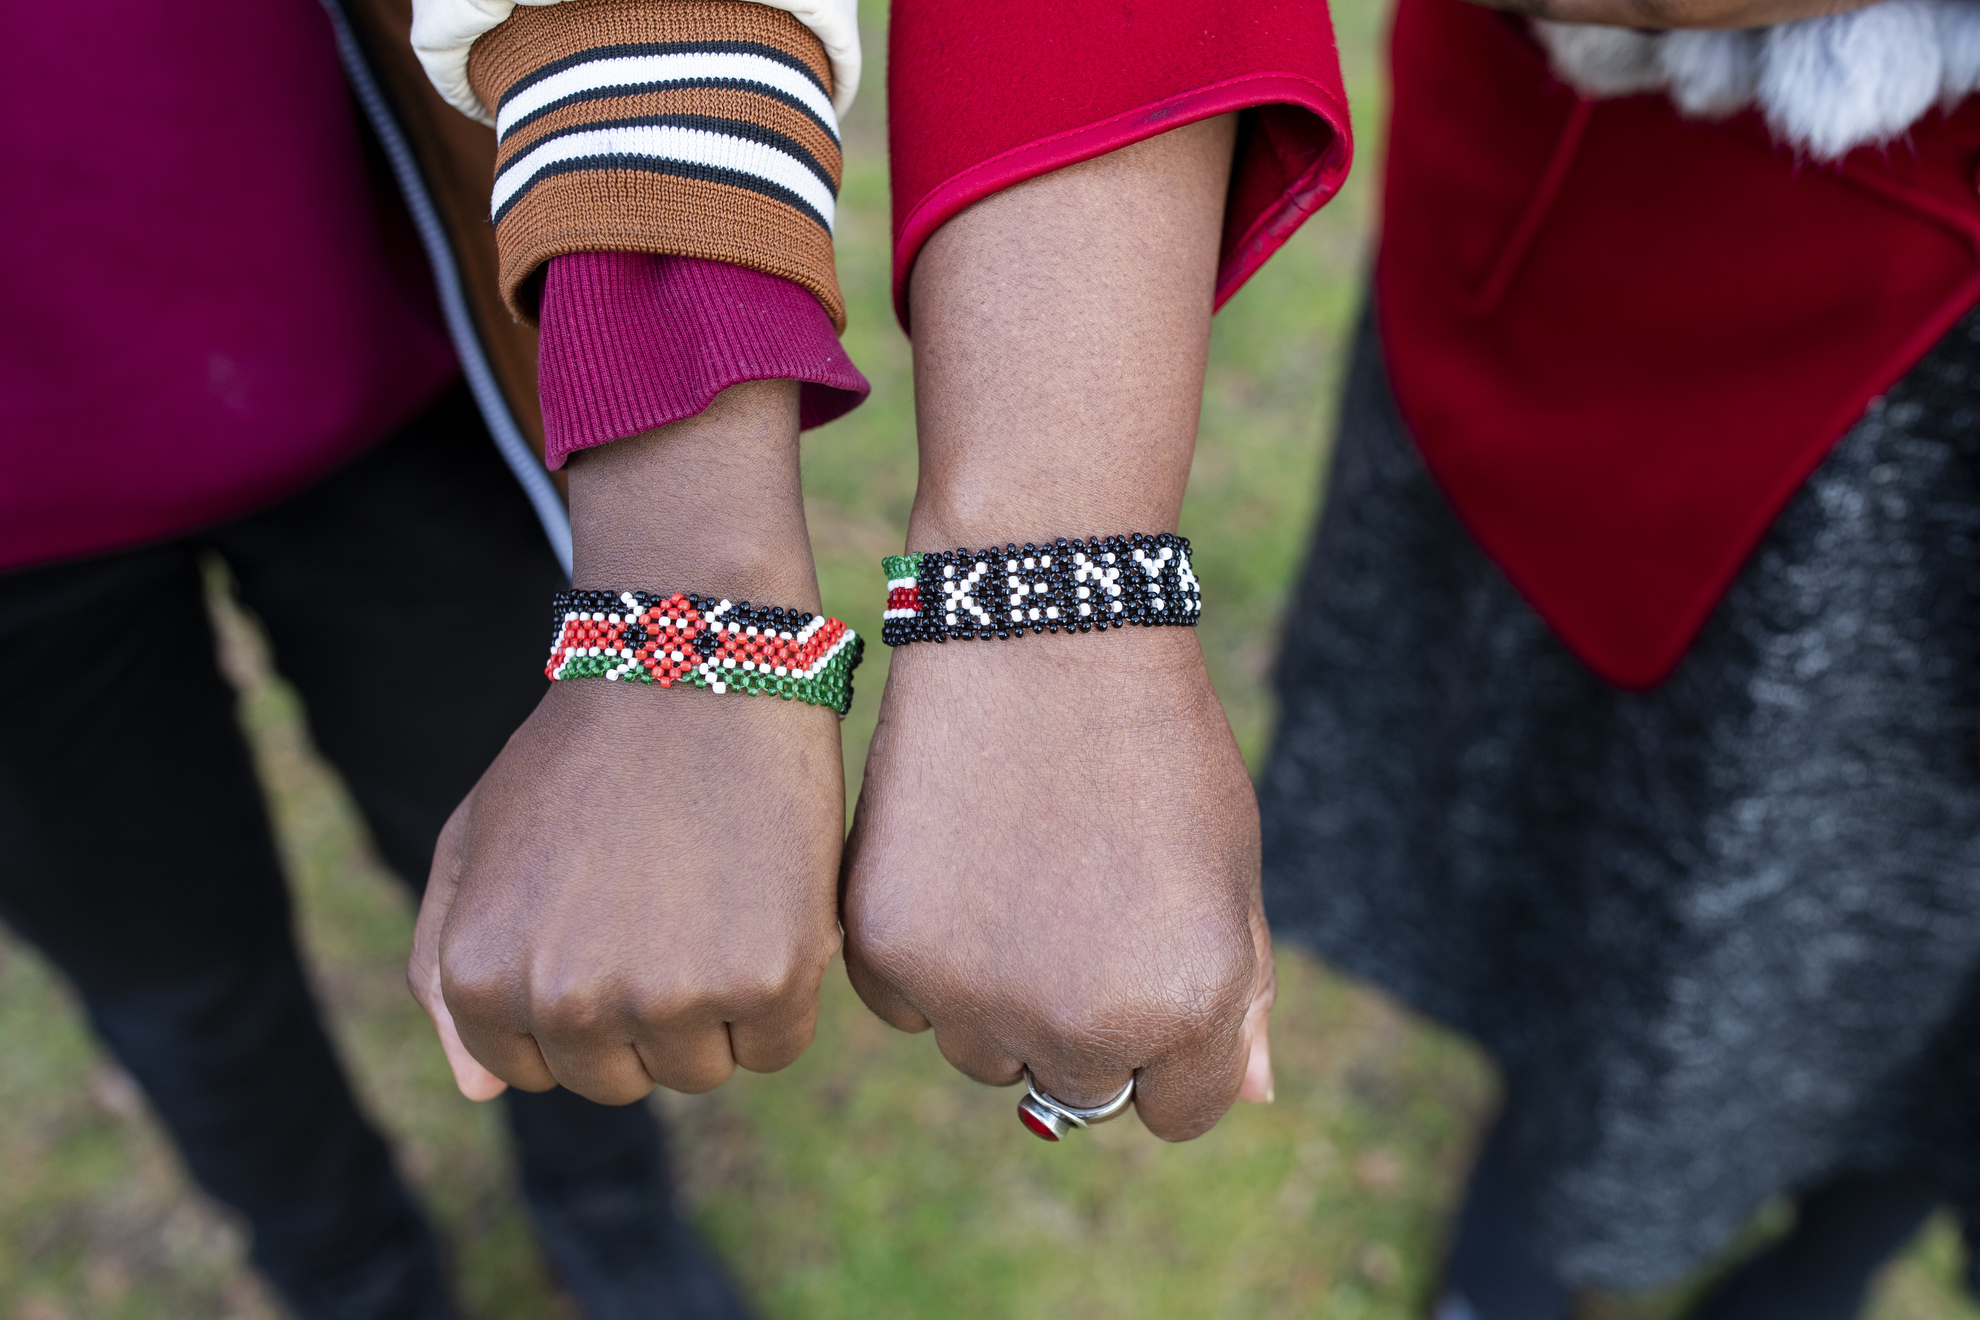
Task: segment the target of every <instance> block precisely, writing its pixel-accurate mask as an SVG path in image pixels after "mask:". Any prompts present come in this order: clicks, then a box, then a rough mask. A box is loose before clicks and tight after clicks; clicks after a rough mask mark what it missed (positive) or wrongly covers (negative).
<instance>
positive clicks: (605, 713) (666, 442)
mask: <svg viewBox="0 0 1980 1320" xmlns="http://www.w3.org/2000/svg"><path fill="white" fill-rule="evenodd" d="M797 422H798V417H797V386H796V385H795V384H794V383H793V382H789V381H763V382H758V383H754V384H748V385H739V386H736V387H734V388H732V389H730V390H728V391H726V392H725V393H723V394H722V395H721V396H720V398H718V399H717V400H716V402H715V404H714V405H713V406H711V407H710V408H709V409H708V410H707V411H706V412H704V413H702V414H701V415H700V416H698V417H694V418H691V419H688V420H686V421H682V422H677V423H674V424H673V425H671V426H668V427H664V428H662V429H660V430H658V431H655V432H653V433H651V434H649V435H645V436H642V437H639V438H637V439H632V440H626V441H621V442H619V443H617V444H614V445H609V446H606V447H603V448H599V449H592V450H586V451H584V452H583V453H581V454H579V455H578V456H576V457H575V458H573V459H572V461H571V463H570V473H571V483H570V485H571V525H572V529H573V532H574V539H575V545H574V550H575V558H576V563H575V573H574V581H575V584H576V585H577V586H579V587H612V588H623V587H628V586H632V585H636V584H652V585H653V586H655V587H661V588H669V589H671V588H672V587H674V586H676V585H679V586H681V587H683V588H686V587H690V586H695V585H701V586H705V587H706V588H707V589H710V590H718V591H721V592H723V593H725V594H727V595H729V596H731V597H732V598H734V599H737V600H742V599H748V600H756V601H771V602H777V603H781V604H785V605H790V606H797V607H800V608H803V609H806V610H811V611H814V612H815V611H816V610H817V609H818V607H819V600H818V584H817V579H816V577H815V575H814V573H813V570H812V563H811V551H810V545H809V542H808V539H807V537H806V533H805V526H804V505H803V500H802V498H801V496H800V493H799V485H798V449H797ZM842 774H843V771H842V768H841V764H840V752H839V730H838V718H837V716H836V715H835V714H834V713H833V712H832V711H830V710H826V709H823V708H819V707H813V706H806V705H801V704H799V703H796V702H783V701H774V700H770V699H767V698H763V697H737V696H716V695H714V694H713V693H710V692H704V691H697V690H694V689H692V688H684V689H677V690H671V691H661V690H660V689H658V688H655V687H646V686H639V685H634V684H630V683H605V682H599V681H589V682H569V683H558V684H555V685H553V686H552V687H551V688H550V690H549V692H548V693H546V694H545V696H544V699H543V702H542V704H541V705H539V706H538V707H537V709H536V711H535V712H534V713H533V714H532V715H531V716H530V718H529V720H528V721H527V722H525V723H524V725H523V727H522V728H521V729H519V730H518V731H517V732H516V734H515V736H514V737H512V738H511V739H510V741H509V745H508V746H507V747H506V748H505V749H504V750H503V752H502V754H501V756H500V757H499V758H497V760H496V762H495V764H494V765H493V766H492V767H490V769H489V770H488V773H487V774H486V775H484V776H483V777H482V780H481V782H480V784H478V785H477V786H476V787H475V790H474V792H473V793H472V794H470V795H469V797H468V799H467V800H466V801H465V802H463V803H462V804H461V806H460V807H459V809H457V810H456V811H455V813H454V815H453V818H452V819H451V820H449V822H448V824H447V828H446V830H445V831H444V833H443V834H442V836H441V840H440V847H439V850H438V854H437V856H436V858H435V861H434V868H433V876H432V880H431V881H430V883H429V885H428V889H427V895H426V899H425V902H424V903H423V904H422V906H421V909H420V917H419V925H418V929H417V931H416V934H415V937H414V949H413V959H412V964H411V969H410V979H411V982H412V987H413V992H414V994H415V995H416V996H417V997H418V998H419V1000H420V1002H421V1004H422V1005H424V1006H425V1008H426V1009H427V1011H428V1012H429V1013H430V1014H431V1015H432V1016H433V1018H434V1020H435V1023H436V1025H437V1026H438V1027H439V1029H440V1033H441V1039H442V1041H443V1043H444V1044H445V1045H446V1046H447V1050H448V1058H449V1062H450V1063H451V1064H452V1065H453V1067H454V1072H455V1077H456V1079H457V1081H459V1083H460V1085H461V1089H462V1090H463V1091H464V1092H466V1093H467V1094H468V1095H470V1096H471V1097H474V1098H477V1099H485V1098H488V1097H489V1096H492V1095H494V1094H496V1093H497V1092H499V1091H500V1090H501V1088H502V1084H503V1083H504V1082H507V1083H512V1084H514V1085H517V1086H521V1087H523V1088H525V1089H527V1090H547V1089H549V1088H550V1087H551V1086H553V1085H557V1084H559V1083H561V1084H562V1085H564V1086H566V1087H568V1088H570V1089H571V1090H574V1091H577V1092H579V1093H580V1094H582V1095H586V1096H589V1097H590V1098H592V1099H594V1100H600V1101H604V1102H607V1103H625V1102H628V1101H632V1100H636V1099H638V1098H640V1097H641V1096H644V1095H645V1094H646V1093H647V1092H648V1091H649V1090H651V1089H652V1087H653V1085H654V1084H655V1083H659V1084H660V1085H663V1086H668V1087H672V1088H673V1089H675V1090H680V1091H704V1090H707V1089H709V1088H711V1087H713V1086H716V1085H718V1084H719V1083H720V1082H721V1081H722V1080H723V1079H724V1078H726V1077H727V1076H728V1074H729V1073H730V1071H732V1070H733V1068H734V1067H735V1066H736V1065H737V1064H741V1065H742V1066H743V1067H745V1068H751V1069H755V1070H758V1071H769V1070H772V1069H776V1068H781V1067H783V1066H784V1065H786V1064H788V1063H790V1062H791V1061H792V1060H793V1059H795V1058H796V1057H797V1056H798V1055H799V1054H800V1053H802V1052H803V1050H804V1048H805V1046H806V1045H807V1044H808V1043H809V1042H810V1039H811V1034H812V1029H813V1026H814V1023H815V1020H816V1016H817V996H818V985H819V981H820V978H821V977H822V976H823V975H824V969H825V964H826V963H827V962H828V961H829V960H830V958H831V955H832V953H833V951H834V950H835V949H836V948H837V947H838V930H837V922H836V920H835V915H834V912H833V899H834V889H835V877H836V870H837V863H838V851H839V838H840V834H841V831H842V829H843V823H844V811H845V805H844V804H845V786H844V781H843V778H842Z"/></svg>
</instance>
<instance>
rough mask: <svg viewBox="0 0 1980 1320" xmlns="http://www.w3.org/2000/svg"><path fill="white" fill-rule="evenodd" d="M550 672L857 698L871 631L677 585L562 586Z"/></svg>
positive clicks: (830, 702)
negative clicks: (659, 592)
mask: <svg viewBox="0 0 1980 1320" xmlns="http://www.w3.org/2000/svg"><path fill="white" fill-rule="evenodd" d="M551 626H552V628H553V629H554V630H555V635H554V637H553V638H552V640H551V642H550V662H549V663H548V664H546V665H545V666H544V668H543V672H544V673H545V674H547V675H548V676H549V677H550V678H551V679H553V680H556V679H566V678H605V679H608V680H611V681H614V682H616V681H618V680H620V679H624V680H626V681H628V682H640V683H658V684H659V685H660V686H661V687H663V688H664V687H672V686H673V685H674V684H676V683H692V684H693V685H694V686H695V687H698V688H707V689H708V690H709V691H711V692H763V693H769V694H772V695H775V696H779V697H782V698H783V699H784V700H786V701H802V702H804V703H806V704H807V705H812V706H829V707H831V708H832V709H833V710H836V711H837V712H839V715H840V716H841V717H843V716H844V715H845V713H846V710H847V708H849V707H850V706H851V705H852V675H853V670H855V669H857V668H859V662H860V659H861V658H862V657H863V655H864V654H865V651H866V641H865V639H864V638H862V637H860V635H859V634H858V633H856V632H854V631H853V630H852V629H850V628H848V627H846V625H845V624H843V623H841V622H839V621H838V620H837V619H828V618H826V617H825V616H824V615H822V614H806V613H805V612H804V611H802V610H786V609H778V608H772V607H771V606H768V605H751V604H750V603H749V602H748V601H743V602H742V603H741V604H740V605H738V604H735V603H733V602H731V601H726V600H723V601H717V600H715V599H714V598H713V597H709V596H694V595H687V596H684V595H682V594H681V593H680V592H678V591H677V592H675V593H674V594H673V595H671V596H666V597H661V596H656V595H653V594H651V593H649V592H645V591H560V592H558V593H557V597H556V599H555V601H553V602H552V605H551Z"/></svg>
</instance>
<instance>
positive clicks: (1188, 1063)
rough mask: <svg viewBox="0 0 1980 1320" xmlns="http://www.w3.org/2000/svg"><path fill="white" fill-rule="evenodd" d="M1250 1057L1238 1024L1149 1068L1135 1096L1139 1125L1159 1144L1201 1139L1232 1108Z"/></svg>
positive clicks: (1170, 1055)
mask: <svg viewBox="0 0 1980 1320" xmlns="http://www.w3.org/2000/svg"><path fill="white" fill-rule="evenodd" d="M1249 1053H1250V1051H1249V1049H1248V1042H1247V1041H1246V1039H1245V1033H1244V1031H1243V1028H1242V1024H1239V1025H1237V1026H1236V1027H1233V1028H1231V1029H1227V1030H1224V1031H1221V1032H1218V1033H1216V1034H1215V1035H1213V1036H1211V1037H1210V1038H1208V1039H1205V1040H1202V1041H1199V1042H1197V1043H1195V1044H1192V1045H1189V1046H1186V1047H1184V1048H1182V1049H1179V1050H1176V1051H1175V1052H1174V1053H1171V1054H1169V1055H1166V1056H1164V1057H1163V1058H1161V1059H1158V1060H1156V1061H1155V1062H1154V1063H1151V1064H1149V1065H1148V1066H1147V1067H1145V1068H1143V1069H1142V1070H1141V1072H1140V1074H1139V1076H1138V1079H1137V1080H1138V1084H1137V1085H1136V1087H1135V1092H1134V1104H1135V1109H1136V1110H1137V1111H1138V1112H1139V1113H1140V1114H1141V1121H1142V1124H1143V1125H1144V1126H1146V1127H1147V1129H1148V1130H1149V1131H1150V1132H1153V1133H1154V1134H1155V1135H1156V1136H1158V1137H1160V1138H1162V1140H1164V1141H1190V1140H1192V1139H1194V1138H1196V1137H1200V1136H1202V1135H1203V1134H1204V1133H1205V1132H1208V1131H1209V1130H1210V1129H1211V1128H1213V1127H1215V1126H1217V1120H1218V1119H1220V1118H1222V1117H1223V1116H1224V1113H1225V1111H1226V1110H1228V1109H1229V1108H1230V1107H1231V1106H1232V1105H1233V1104H1235V1103H1236V1102H1237V1098H1238V1090H1239V1088H1240V1087H1241V1086H1242V1085H1243V1084H1244V1078H1245V1073H1246V1069H1247V1067H1248V1064H1249Z"/></svg>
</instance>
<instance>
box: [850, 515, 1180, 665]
mask: <svg viewBox="0 0 1980 1320" xmlns="http://www.w3.org/2000/svg"><path fill="white" fill-rule="evenodd" d="M881 566H882V567H883V568H884V569H885V570H886V573H887V613H886V618H885V621H884V622H883V623H882V624H881V625H880V637H881V640H883V641H885V642H886V643H887V645H889V646H905V645H907V644H908V643H909V642H946V641H949V640H951V639H952V638H953V639H955V640H957V641H965V640H969V639H972V638H975V639H983V640H987V639H989V638H992V637H1005V638H1008V637H1022V636H1024V634H1025V633H1026V631H1030V632H1035V633H1042V632H1059V631H1061V630H1064V631H1066V632H1092V631H1093V630H1095V629H1101V630H1105V629H1107V628H1122V627H1125V626H1127V625H1128V624H1130V623H1132V624H1136V625H1139V626H1141V627H1144V628H1152V627H1160V626H1162V625H1176V626H1181V627H1193V626H1195V624H1196V619H1197V616H1198V615H1199V614H1201V613H1202V612H1203V589H1202V587H1201V586H1200V585H1199V584H1198V583H1197V580H1196V573H1195V571H1194V570H1193V569H1192V568H1191V567H1190V563H1189V541H1188V540H1187V539H1186V538H1184V537H1180V536H1176V535H1174V534H1173V533H1170V532H1158V533H1155V534H1154V535H1146V534H1143V533H1140V532H1132V533H1129V534H1128V535H1126V536H1093V537H1087V538H1085V539H1084V540H1070V541H1069V540H1067V539H1066V538H1065V537H1063V536H1062V537H1060V538H1059V539H1058V540H1056V541H1047V542H1045V543H1044V544H1042V545H1034V544H1032V543H1030V542H1027V543H1025V544H1024V545H1007V546H1005V547H1004V548H1003V549H1001V550H998V549H994V548H993V549H989V550H974V551H972V550H931V551H928V552H926V553H924V554H916V555H890V556H889V557H888V558H886V559H884V560H882V561H881Z"/></svg>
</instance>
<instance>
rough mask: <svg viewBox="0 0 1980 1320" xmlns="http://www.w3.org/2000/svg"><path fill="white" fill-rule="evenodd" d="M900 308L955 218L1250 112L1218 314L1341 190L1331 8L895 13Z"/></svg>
mask: <svg viewBox="0 0 1980 1320" xmlns="http://www.w3.org/2000/svg"><path fill="white" fill-rule="evenodd" d="M887 97H888V106H889V122H888V132H889V139H890V147H891V149H892V154H893V186H894V307H895V311H896V313H897V314H898V315H899V316H900V319H901V324H902V325H903V326H906V325H907V321H908V315H907V282H908V274H909V272H910V271H912V270H913V269H914V259H915V255H916V254H917V253H918V252H919V251H920V250H921V245H922V244H923V243H925V242H927V241H928V237H929V235H931V234H933V233H934V232H935V231H936V230H937V229H939V228H941V226H942V224H943V223H944V222H945V221H947V220H948V219H949V218H950V217H951V216H953V215H955V214H956V213H957V212H959V211H961V210H963V209H964V208H965V207H967V206H969V205H971V204H972V203H974V202H976V201H979V200H981V199H982V198H984V197H987V196H989V195H990V194H991V193H994V192H998V191H1001V190H1002V189H1005V188H1008V187H1010V186H1011V185H1012V184H1014V183H1020V182H1022V181H1023V180H1025V179H1029V178H1032V177H1034V176H1036V175H1039V174H1045V173H1049V172H1050V171H1052V170H1056V169H1059V168H1062V167H1063V166H1066V165H1071V164H1074V163H1075V162H1078V161H1082V160H1088V159H1091V158H1092V157H1094V156H1100V155H1104V154H1106V153H1107V152H1109V151H1113V150H1115V149H1117V148H1120V147H1124V146H1127V145H1129V144H1130V143H1134V142H1139V141H1141V140H1142V139H1143V138H1149V137H1154V136H1155V135H1156V134H1158V133H1164V132H1167V131H1168V130H1169V129H1172V128H1179V127H1181V126H1182V125H1184V124H1188V123H1192V122H1194V121H1196V120H1199V119H1208V118H1210V117H1212V116H1214V115H1221V114H1225V113H1228V112H1231V111H1239V110H1241V111H1245V112H1246V113H1245V115H1244V117H1243V119H1242V121H1241V125H1240V131H1239V137H1238V147H1237V160H1236V164H1235V168H1234V171H1233V174H1232V178H1231V195H1230V202H1229V204H1228V206H1227V207H1226V209H1225V213H1224V236H1223V248H1222V253H1221V257H1220V261H1219V265H1218V272H1217V305H1218V306H1220V307H1221V306H1222V305H1223V304H1224V301H1225V300H1226V299H1228V298H1229V297H1230V296H1231V295H1232V294H1233V293H1236V292H1237V290H1238V288H1239V286H1241V285H1242V284H1243V283H1244V282H1245V280H1246V279H1248V278H1250V276H1251V273H1252V272H1253V271H1255V270H1257V269H1258V268H1259V267H1260V266H1261V265H1263V264H1264V263H1265V260H1266V258H1268V257H1270V256H1271V255H1272V253H1274V252H1276V251H1277V250H1278V248H1279V245H1280V244H1282V243H1284V242H1285V241H1286V239H1288V238H1289V237H1291V236H1292V232H1293V231H1294V230H1295V229H1297V228H1299V226H1300V225H1301V224H1302V223H1303V222H1304V221H1305V220H1306V218H1307V217H1308V216H1309V215H1312V214H1313V213H1314V212H1315V211H1317V210H1319V209H1320V208H1321V207H1322V206H1323V205H1325V204H1326V203H1327V201H1328V199H1330V198H1331V197H1333V195H1334V194H1335V192H1337V191H1338V190H1339V188H1340V186H1341V182H1342V180H1343V179H1345V178H1346V177H1347V172H1348V163H1349V160H1350V158H1351V157H1352V155H1353V136H1352V133H1351V132H1350V129H1349V126H1348V106H1347V96H1346V95H1345V93H1344V92H1343V91H1342V89H1341V71H1340V59H1339V57H1338V55H1337V54H1336V52H1335V49H1334V33H1333V25H1332V23H1331V21H1330V20H1329V18H1328V14H1327V6H1326V4H1325V0H1011V2H1010V3H1006V4H1000V5H992V6H984V5H964V4H960V3H957V0H894V7H893V18H892V26H891V28H890V30H889V33H888V66H887Z"/></svg>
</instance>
